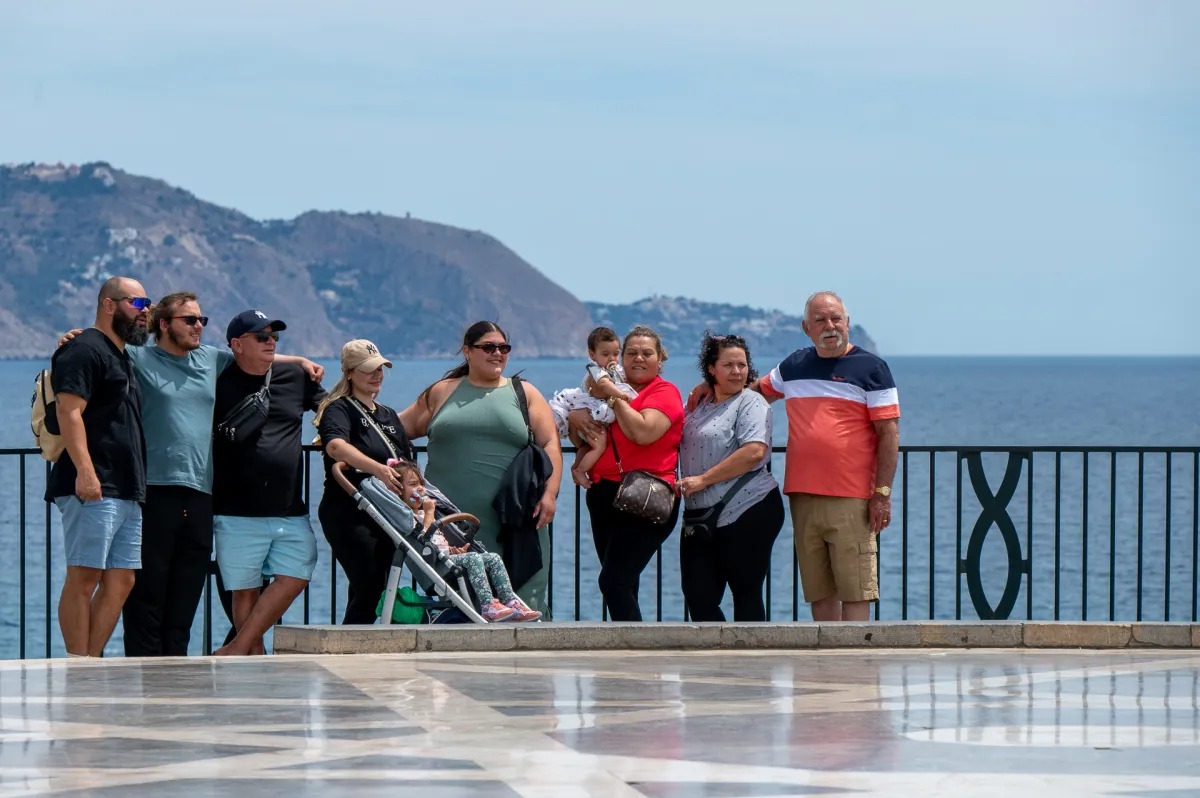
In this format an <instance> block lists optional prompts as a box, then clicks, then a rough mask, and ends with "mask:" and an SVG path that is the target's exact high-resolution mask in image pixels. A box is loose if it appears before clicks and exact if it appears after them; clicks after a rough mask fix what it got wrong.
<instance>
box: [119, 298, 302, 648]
mask: <svg viewBox="0 0 1200 798" xmlns="http://www.w3.org/2000/svg"><path fill="white" fill-rule="evenodd" d="M207 324H208V317H207V316H204V315H203V314H202V312H201V310H200V305H199V303H198V301H197V299H196V295H195V294H194V293H191V292H190V291H180V292H176V293H173V294H168V295H167V296H165V297H163V298H162V299H161V300H159V302H158V303H157V304H155V305H154V309H153V314H152V316H151V318H150V329H151V331H152V332H153V334H154V337H155V340H156V342H157V346H133V347H129V349H128V352H129V359H130V361H131V362H132V363H133V366H134V373H135V374H136V375H137V377H138V383H139V384H140V387H141V395H142V418H143V422H144V425H145V435H146V498H145V505H144V508H143V514H144V519H143V529H144V532H143V535H142V551H141V555H142V556H141V559H142V565H141V572H140V573H139V574H138V575H137V581H136V582H135V583H134V586H133V590H132V591H131V592H130V594H129V599H128V600H127V601H126V602H125V608H124V611H123V613H122V618H123V620H124V638H125V656H127V657H158V656H178V657H181V656H186V655H187V653H188V643H189V641H190V640H191V630H192V622H193V621H194V620H195V617H196V608H197V607H198V606H199V603H200V597H201V596H202V595H203V593H204V585H205V582H206V580H207V577H208V569H209V563H210V562H211V560H212V547H213V504H212V484H213V467H212V428H213V407H214V405H215V403H216V386H217V377H218V375H220V373H221V372H222V371H224V370H225V369H226V368H227V367H228V366H229V365H230V364H231V363H233V360H234V358H233V354H232V353H231V352H229V351H228V350H224V349H218V348H217V347H214V346H209V345H207V344H204V343H202V342H201V340H200V338H201V333H202V332H203V330H204V327H205V326H206V325H207ZM277 359H278V361H279V362H281V363H288V362H290V363H297V364H299V365H300V366H302V367H303V368H304V370H305V371H306V372H307V373H308V375H309V377H310V378H311V379H313V380H315V381H320V379H321V376H322V374H323V371H324V370H323V369H322V368H321V367H320V366H318V365H317V364H315V363H313V362H312V361H309V360H307V359H305V358H300V357H295V356H286V355H280V356H278V358H277Z"/></svg>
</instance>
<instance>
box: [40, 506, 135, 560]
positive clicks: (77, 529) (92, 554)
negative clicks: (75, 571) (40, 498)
mask: <svg viewBox="0 0 1200 798" xmlns="http://www.w3.org/2000/svg"><path fill="white" fill-rule="evenodd" d="M54 503H55V504H56V505H57V506H58V509H59V512H61V513H62V527H63V544H64V546H63V547H64V548H65V549H66V553H67V565H76V566H82V567H84V568H98V569H100V570H107V569H109V568H131V569H135V570H136V569H138V568H141V567H142V506H141V505H140V504H138V503H137V502H135V501H129V500H127V499H100V500H99V501H93V502H81V501H79V498H78V497H76V496H59V497H57V498H56V499H55V500H54Z"/></svg>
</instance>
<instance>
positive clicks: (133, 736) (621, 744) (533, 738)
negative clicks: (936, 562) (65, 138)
mask: <svg viewBox="0 0 1200 798" xmlns="http://www.w3.org/2000/svg"><path fill="white" fill-rule="evenodd" d="M1198 696H1200V655H1198V654H1196V653H1192V652H1188V651H1160V652H1147V651H1112V652H1103V651H1070V652H1053V651H1051V652H1034V651H1004V650H988V651H981V650H974V651H962V650H957V651H945V652H940V651H927V650H924V651H923V650H905V651H899V650H898V651H850V650H841V651H820V652H788V653H783V652H758V651H755V652H711V653H708V652H706V653H698V652H697V653H682V652H680V653H674V652H654V653H629V652H603V653H600V652H597V653H580V652H563V653H546V652H527V653H496V654H462V655H453V654H440V655H418V656H401V655H394V656H348V657H271V658H263V659H255V660H250V659H246V660H219V661H218V660H213V659H190V660H172V661H148V660H119V659H117V660H104V661H71V662H67V661H65V660H59V661H51V662H46V661H41V662H25V663H21V662H0V796H10V795H12V796H15V795H42V794H48V793H54V794H65V795H98V796H160V795H167V794H172V795H174V794H185V795H188V796H207V795H221V796H234V795H237V796H242V795H253V796H284V795H287V796H302V795H343V794H344V795H354V796H359V797H360V798H373V796H388V797H389V798H397V796H405V795H414V796H422V798H441V797H442V796H484V795H487V796H491V795H496V796H546V798H551V797H553V798H564V797H566V796H649V797H650V798H685V797H686V798H691V797H692V796H712V797H714V798H716V797H718V796H719V797H721V798H725V797H726V796H757V797H758V798H763V797H764V796H798V795H835V796H873V795H889V796H890V795H895V796H904V795H915V796H921V798H933V797H934V796H954V798H963V796H1005V798H1008V796H1013V795H1017V796H1020V798H1036V797H1037V796H1083V795H1120V796H1143V797H1144V798H1151V796H1153V797H1154V798H1167V797H1168V796H1170V797H1171V798H1183V796H1200V710H1198V709H1197V698H1198Z"/></svg>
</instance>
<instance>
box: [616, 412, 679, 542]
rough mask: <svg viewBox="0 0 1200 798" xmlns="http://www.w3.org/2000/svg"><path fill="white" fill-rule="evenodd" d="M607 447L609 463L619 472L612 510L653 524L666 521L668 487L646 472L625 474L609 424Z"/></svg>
mask: <svg viewBox="0 0 1200 798" xmlns="http://www.w3.org/2000/svg"><path fill="white" fill-rule="evenodd" d="M613 423H614V424H615V423H616V422H615V421H614V422H613ZM608 445H609V446H611V447H612V450H613V459H615V460H616V461H617V470H618V471H620V472H621V486H620V487H619V488H617V495H616V496H614V497H613V507H615V508H616V509H618V510H620V511H622V512H625V513H629V514H630V515H636V516H637V517H638V518H645V519H646V520H648V521H652V522H654V523H656V524H665V523H666V522H667V521H669V520H670V519H671V510H673V509H675V489H674V488H673V487H671V483H670V482H667V481H666V480H665V479H662V478H661V477H656V476H654V475H653V474H651V473H650V472H649V471H641V470H636V471H628V472H627V471H626V470H625V467H624V466H623V465H621V453H620V452H618V451H617V439H616V438H615V437H614V436H613V434H612V425H611V424H610V425H609V427H608Z"/></svg>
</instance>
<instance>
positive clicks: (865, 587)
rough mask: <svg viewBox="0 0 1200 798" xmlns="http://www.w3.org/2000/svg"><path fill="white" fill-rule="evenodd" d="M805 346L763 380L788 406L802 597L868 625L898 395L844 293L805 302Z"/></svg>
mask: <svg viewBox="0 0 1200 798" xmlns="http://www.w3.org/2000/svg"><path fill="white" fill-rule="evenodd" d="M803 324H804V332H805V334H807V335H808V337H809V338H811V339H812V342H813V346H811V347H808V348H806V349H800V350H797V351H796V352H793V353H792V354H790V355H788V357H787V358H786V359H785V360H784V361H783V362H782V363H780V364H779V365H778V366H776V367H775V368H774V369H772V370H771V373H770V374H768V375H766V376H764V377H763V378H762V379H761V380H759V383H758V386H757V388H758V390H759V391H761V392H762V394H763V396H765V397H766V398H767V399H768V400H771V401H774V400H776V399H783V400H784V403H785V407H786V409H787V419H788V444H787V470H786V471H785V475H784V484H783V492H784V493H786V494H787V495H788V500H789V502H790V504H791V510H792V529H793V532H794V534H795V538H796V551H797V553H798V558H799V562H800V581H801V584H802V586H803V588H804V600H805V601H807V602H809V603H810V604H811V605H812V615H813V620H815V621H865V620H868V618H869V613H870V603H871V602H872V601H874V600H875V599H877V598H879V576H878V572H879V561H878V560H879V557H878V552H879V544H878V539H877V537H876V536H877V535H878V534H879V533H880V532H881V531H882V530H884V529H886V528H887V526H888V524H889V523H890V522H891V518H892V502H891V493H892V478H893V477H894V476H895V474H896V458H897V456H898V454H899V450H900V400H899V397H898V396H897V393H896V383H895V381H894V380H893V379H892V372H891V370H889V369H888V365H887V363H885V362H884V361H883V360H882V359H881V358H879V357H876V356H875V355H873V354H871V353H870V352H868V351H866V350H865V349H860V348H858V347H856V346H854V344H852V343H851V342H850V316H849V314H848V313H847V312H846V307H845V305H844V304H843V303H842V300H841V298H839V297H838V295H837V294H835V293H833V292H832V291H819V292H817V293H815V294H813V295H812V296H811V297H809V298H808V301H807V302H806V303H805V304H804V323H803Z"/></svg>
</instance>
